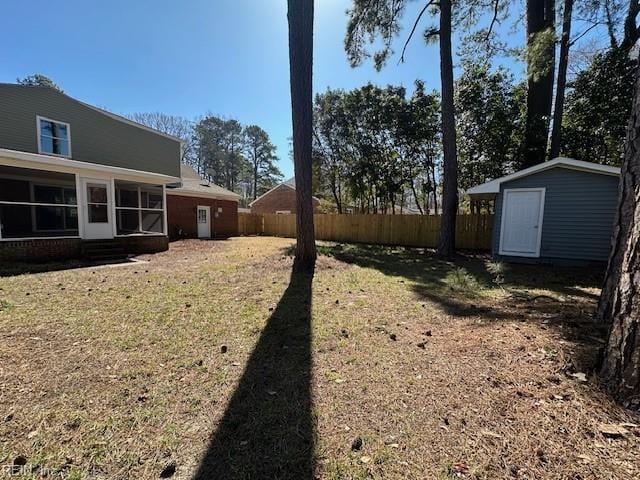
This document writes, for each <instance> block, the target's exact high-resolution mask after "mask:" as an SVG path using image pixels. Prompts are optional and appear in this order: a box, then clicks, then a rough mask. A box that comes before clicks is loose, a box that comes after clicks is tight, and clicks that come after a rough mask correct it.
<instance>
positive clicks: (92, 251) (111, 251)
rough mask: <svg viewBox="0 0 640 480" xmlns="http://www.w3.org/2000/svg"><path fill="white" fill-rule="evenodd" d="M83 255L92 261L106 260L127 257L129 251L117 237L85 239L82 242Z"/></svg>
mask: <svg viewBox="0 0 640 480" xmlns="http://www.w3.org/2000/svg"><path fill="white" fill-rule="evenodd" d="M82 255H83V256H84V257H85V258H88V259H89V260H92V261H96V262H106V261H112V260H121V259H124V258H127V251H126V249H125V248H124V246H123V245H122V243H120V242H119V241H118V240H116V239H112V240H85V241H83V242H82Z"/></svg>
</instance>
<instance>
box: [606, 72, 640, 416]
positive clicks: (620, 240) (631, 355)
mask: <svg viewBox="0 0 640 480" xmlns="http://www.w3.org/2000/svg"><path fill="white" fill-rule="evenodd" d="M598 316H599V318H600V319H601V320H603V321H607V322H610V323H611V327H610V330H609V338H608V340H607V345H606V350H605V354H604V358H603V362H602V367H601V370H600V376H601V380H602V383H603V385H604V386H605V388H607V390H609V392H611V394H612V395H614V397H616V399H618V400H619V401H621V402H623V403H624V404H626V405H627V406H631V407H633V408H640V76H639V75H638V74H636V86H635V94H634V99H633V108H632V112H631V120H630V121H629V127H628V130H627V142H626V148H625V156H624V160H623V163H622V176H621V178H620V193H619V199H618V212H617V215H616V220H615V228H614V232H613V240H612V245H611V254H610V256H609V265H608V268H607V275H606V278H605V284H604V287H603V289H602V294H601V297H600V304H599V305H598Z"/></svg>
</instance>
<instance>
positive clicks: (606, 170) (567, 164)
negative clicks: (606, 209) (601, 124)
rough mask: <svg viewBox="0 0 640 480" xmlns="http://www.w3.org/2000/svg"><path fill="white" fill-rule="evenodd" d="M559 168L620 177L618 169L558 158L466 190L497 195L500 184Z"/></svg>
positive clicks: (468, 192) (471, 192)
mask: <svg viewBox="0 0 640 480" xmlns="http://www.w3.org/2000/svg"><path fill="white" fill-rule="evenodd" d="M555 167H561V168H568V169H571V170H579V171H583V172H591V173H598V174H602V175H611V176H615V177H618V176H620V168H618V167H611V166H609V165H600V164H598V163H591V162H583V161H582V160H575V159H573V158H564V157H558V158H554V159H553V160H549V161H548V162H543V163H539V164H538V165H534V166H533V167H529V168H525V169H524V170H520V171H519V172H515V173H512V174H510V175H505V176H504V177H500V178H496V179H495V180H491V181H489V182H486V183H483V184H481V185H476V186H475V187H471V188H470V189H468V190H467V192H466V193H467V194H468V195H481V194H497V193H500V184H502V183H505V182H510V181H511V180H515V179H517V178H522V177H526V176H528V175H532V174H534V173H538V172H541V171H544V170H548V169H550V168H555Z"/></svg>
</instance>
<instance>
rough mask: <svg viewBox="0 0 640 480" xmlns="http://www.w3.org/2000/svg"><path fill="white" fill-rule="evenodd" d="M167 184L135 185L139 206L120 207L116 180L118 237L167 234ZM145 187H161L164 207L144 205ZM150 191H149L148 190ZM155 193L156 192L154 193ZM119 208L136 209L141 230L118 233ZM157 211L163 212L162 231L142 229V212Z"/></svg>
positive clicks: (115, 206) (115, 195)
mask: <svg viewBox="0 0 640 480" xmlns="http://www.w3.org/2000/svg"><path fill="white" fill-rule="evenodd" d="M164 187H165V186H164V185H144V184H137V185H135V188H136V190H137V192H138V206H137V207H119V206H118V201H119V200H120V189H119V188H118V187H117V186H116V185H115V181H114V197H115V200H116V201H115V202H114V210H115V214H116V217H115V219H116V222H115V227H114V229H115V231H116V236H117V237H129V236H131V235H166V234H167V211H166V210H167V197H166V195H165V188H164ZM145 188H153V189H161V190H162V193H160V196H161V197H162V208H144V207H143V206H142V191H143V190H144V189H145ZM131 190H132V191H133V188H131ZM147 193H149V192H147ZM154 194H155V193H154ZM118 210H136V211H137V212H138V229H139V231H138V232H136V233H128V234H127V233H122V234H118V233H117V229H118V218H119V217H118ZM143 211H144V212H155V213H161V214H162V232H152V231H146V230H142V212H143Z"/></svg>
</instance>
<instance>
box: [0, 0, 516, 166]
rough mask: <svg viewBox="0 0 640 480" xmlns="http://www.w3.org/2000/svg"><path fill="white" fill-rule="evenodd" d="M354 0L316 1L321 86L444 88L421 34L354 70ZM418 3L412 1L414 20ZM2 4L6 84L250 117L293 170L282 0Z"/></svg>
mask: <svg viewBox="0 0 640 480" xmlns="http://www.w3.org/2000/svg"><path fill="white" fill-rule="evenodd" d="M349 4H350V1H349V0H316V16H315V44H314V55H315V58H314V90H315V91H316V92H318V91H323V90H325V89H326V88H327V87H332V88H338V87H339V88H354V87H358V86H361V85H363V84H365V83H367V82H369V81H371V82H374V83H377V84H381V85H386V84H395V85H398V84H401V85H405V86H407V87H411V86H412V85H413V81H414V80H415V79H416V78H420V79H423V80H425V81H426V83H427V86H428V88H429V89H434V88H439V60H438V49H437V45H430V46H425V45H424V43H423V42H422V41H421V38H420V36H417V37H416V39H415V41H414V42H413V43H412V44H411V45H410V48H409V49H408V53H407V62H406V63H404V64H401V65H397V58H394V59H392V60H391V61H390V62H389V64H388V66H387V67H386V68H385V69H383V70H382V71H381V72H376V71H375V69H374V68H373V67H372V66H371V64H370V63H368V64H366V65H364V66H362V67H360V68H357V69H352V68H351V67H350V66H349V64H348V62H347V59H346V55H345V53H344V49H343V39H344V33H345V26H346V22H347V17H346V15H345V10H346V9H347V7H348V6H349ZM54 5H55V8H53V6H54ZM419 6H420V2H418V3H417V4H412V5H411V7H410V9H409V11H408V13H407V15H406V19H407V23H408V22H409V21H410V20H411V19H413V18H414V17H415V13H413V12H415V11H416V9H417V8H418V7H419ZM2 10H3V18H4V19H5V22H3V27H2V29H0V59H1V61H0V82H14V81H15V80H16V77H23V76H26V75H29V74H32V73H42V74H45V75H47V76H49V77H51V78H52V79H53V80H54V81H55V82H56V83H58V84H59V85H60V86H61V87H62V88H63V89H64V91H65V92H66V93H67V94H69V95H71V96H73V97H76V98H78V99H80V100H83V101H85V102H88V103H91V104H94V105H98V106H100V107H103V108H106V109H108V110H111V111H113V112H116V113H120V114H127V113H133V112H149V111H160V112H164V113H169V114H175V115H181V116H185V117H187V118H195V117H197V116H200V115H203V114H205V113H207V112H210V113H213V114H217V115H221V116H225V117H233V118H237V119H238V120H239V121H240V122H242V123H244V124H252V123H255V124H258V125H260V126H261V127H263V128H264V129H265V130H267V132H268V133H269V135H270V136H271V138H272V140H273V141H274V143H275V144H276V145H277V147H278V155H279V156H280V159H281V160H280V164H279V165H280V168H281V169H282V171H283V172H284V174H285V175H286V176H287V177H288V176H291V175H293V165H292V164H291V162H290V160H289V158H288V150H289V147H288V140H287V139H288V137H290V135H291V133H290V132H291V117H290V103H289V102H290V99H289V65H288V50H287V49H288V44H287V20H286V0H182V1H180V2H176V1H175V0H109V1H106V2H99V1H91V0H65V1H60V2H54V3H51V2H49V1H44V0H30V1H24V0H3V1H2ZM412 13H413V14H412ZM7 20H9V21H7ZM505 29H506V27H505ZM405 34H406V33H405ZM520 35H521V34H520V33H518V34H516V36H517V37H519V36H520ZM403 39H404V35H402V36H401V39H400V40H399V43H400V44H401V42H402V41H403ZM512 40H513V39H512ZM516 40H517V41H518V42H521V41H522V40H523V39H520V38H516ZM510 66H511V67H512V68H513V69H514V73H516V74H517V75H521V73H522V71H521V70H522V69H521V67H520V66H519V65H517V64H515V63H513V62H510Z"/></svg>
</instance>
